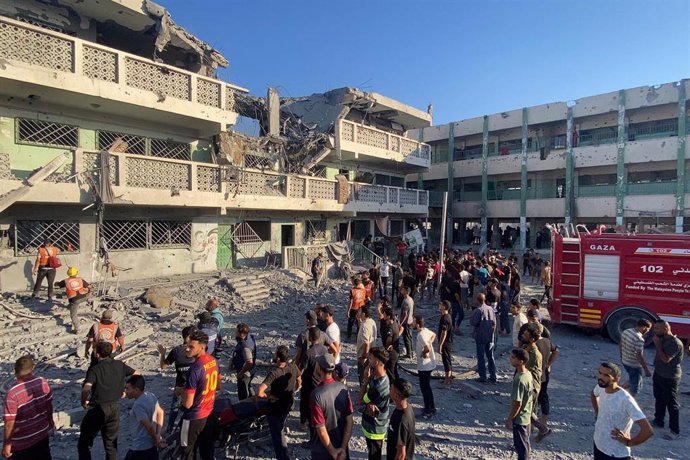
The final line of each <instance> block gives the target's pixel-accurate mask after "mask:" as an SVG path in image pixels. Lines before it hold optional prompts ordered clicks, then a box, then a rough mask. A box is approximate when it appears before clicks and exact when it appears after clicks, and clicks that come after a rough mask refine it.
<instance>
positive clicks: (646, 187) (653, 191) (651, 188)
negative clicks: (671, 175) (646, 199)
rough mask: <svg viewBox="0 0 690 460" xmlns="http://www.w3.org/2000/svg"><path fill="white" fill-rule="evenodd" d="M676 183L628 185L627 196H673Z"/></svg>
mask: <svg viewBox="0 0 690 460" xmlns="http://www.w3.org/2000/svg"><path fill="white" fill-rule="evenodd" d="M676 184H677V183H676V181H667V182H648V183H637V184H631V183H628V186H627V192H626V193H627V194H628V195H673V194H675V193H676V187H677V185H676Z"/></svg>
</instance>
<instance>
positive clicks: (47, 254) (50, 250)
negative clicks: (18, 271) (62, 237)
mask: <svg viewBox="0 0 690 460" xmlns="http://www.w3.org/2000/svg"><path fill="white" fill-rule="evenodd" d="M59 252H60V251H59V250H58V248H56V247H55V246H53V242H52V241H51V240H49V239H46V240H45V241H44V242H43V246H41V247H40V248H38V256H37V257H36V262H34V270H33V273H34V275H36V283H35V284H34V292H33V294H32V295H31V297H37V296H38V291H40V290H41V284H43V279H44V278H48V299H50V300H53V297H54V295H53V294H54V293H53V283H55V268H54V267H51V266H50V264H49V260H50V258H51V257H57V255H58V253H59Z"/></svg>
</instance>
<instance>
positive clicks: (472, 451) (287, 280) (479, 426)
mask: <svg viewBox="0 0 690 460" xmlns="http://www.w3.org/2000/svg"><path fill="white" fill-rule="evenodd" d="M159 281H160V280H159ZM267 283H268V284H269V285H270V286H271V287H272V288H273V290H272V292H271V294H272V296H271V298H270V299H269V301H268V302H266V303H265V304H264V305H263V306H258V307H257V306H250V305H247V304H246V303H244V302H243V301H242V300H241V299H240V298H239V297H238V296H236V295H235V294H233V293H230V292H228V291H227V289H226V288H225V287H224V286H223V285H222V284H215V280H214V279H212V280H211V281H210V282H207V281H206V280H198V281H193V282H189V283H187V284H183V285H182V288H181V289H180V291H179V293H178V294H177V295H179V296H180V297H182V298H184V299H186V300H190V301H194V302H196V303H198V304H199V309H200V307H201V305H202V302H203V301H204V300H205V299H206V298H207V297H209V296H211V295H216V296H218V297H220V298H221V299H222V300H223V302H224V303H223V310H224V313H225V315H226V327H233V326H234V325H235V324H237V323H238V322H240V321H245V322H247V323H249V324H250V325H251V326H252V329H253V330H252V332H253V333H255V334H256V335H257V337H258V338H259V355H260V356H259V358H260V359H261V360H262V361H263V362H265V363H267V362H268V361H269V360H270V356H271V353H272V351H273V350H274V349H275V346H276V345H278V344H288V345H290V346H292V344H293V343H294V339H295V337H296V335H297V334H298V332H299V331H301V330H302V328H303V312H304V311H305V310H307V309H308V308H311V306H312V305H313V304H314V303H315V302H317V301H323V302H327V303H330V304H332V305H334V306H335V307H336V311H337V318H338V322H339V324H340V325H341V328H343V326H344V325H345V321H344V309H345V303H346V299H347V295H346V291H345V287H346V286H345V285H343V283H342V282H340V281H327V282H326V283H325V284H324V285H323V286H321V288H320V289H319V290H318V291H314V290H313V289H312V288H311V285H309V287H305V285H304V283H303V282H301V281H299V280H297V279H295V278H294V277H292V276H288V275H286V274H283V273H281V272H274V273H273V274H272V275H271V276H270V277H269V278H268V279H267ZM138 284H139V285H142V283H138ZM143 284H145V283H143ZM535 289H537V288H535V287H528V290H531V291H532V292H534V290H535ZM5 305H8V306H10V307H11V308H12V309H14V310H15V313H16V312H17V311H22V312H25V313H29V314H33V315H40V314H42V315H45V316H43V318H44V319H41V320H35V319H34V320H30V319H26V318H22V317H21V316H18V315H16V314H9V313H8V312H7V311H5V312H4V313H3V314H2V315H0V327H2V328H3V329H4V330H5V331H6V334H5V335H4V337H2V339H1V340H0V366H1V368H0V369H1V372H0V379H1V380H2V381H3V382H7V379H8V378H9V376H10V370H11V364H12V363H13V362H14V360H15V359H16V358H17V356H19V355H20V354H21V353H23V352H25V351H31V352H34V353H36V354H38V355H40V356H46V357H50V356H55V355H58V354H60V353H61V352H63V351H64V350H70V349H76V350H78V352H79V354H80V355H81V354H83V350H82V346H81V345H79V347H78V348H75V347H76V346H77V345H78V344H81V343H82V338H81V337H79V338H76V337H74V336H72V337H70V335H69V334H67V333H66V332H64V331H65V328H64V326H63V320H62V317H58V318H57V319H54V318H53V316H52V315H51V314H50V313H51V312H48V311H46V310H47V309H48V308H49V305H45V304H43V303H37V302H31V301H29V300H27V299H23V298H21V297H17V298H13V297H12V296H11V295H7V294H6V300H5ZM112 306H113V307H114V308H117V309H118V315H119V317H120V318H121V319H120V321H121V323H122V327H123V330H124V332H125V334H132V333H134V332H135V331H136V330H138V329H141V328H142V327H144V326H147V325H148V326H151V327H153V328H154V330H155V332H154V334H152V335H151V337H149V340H148V341H147V342H145V343H144V344H143V345H142V346H141V348H140V349H138V350H136V351H133V352H131V355H134V354H138V352H140V351H142V352H146V351H149V353H148V354H142V355H138V356H137V357H135V358H134V359H132V360H131V361H130V362H129V364H130V365H132V366H133V367H135V368H137V369H139V370H141V371H142V372H143V374H144V375H145V376H146V378H147V385H148V386H147V390H149V391H152V392H154V393H155V394H156V395H158V397H159V400H160V401H161V403H162V404H163V406H164V407H165V408H166V410H167V408H168V405H169V402H170V401H169V400H170V397H169V392H170V388H171V385H172V384H173V381H174V371H172V370H166V371H160V370H159V369H158V354H157V353H156V352H155V344H157V343H162V344H164V345H165V346H166V347H168V348H170V347H171V346H173V345H176V344H177V343H178V342H179V340H180V339H179V331H180V329H181V328H182V327H183V326H185V325H187V324H191V323H192V315H193V310H192V309H187V310H183V311H182V314H181V315H180V316H179V317H177V318H175V319H173V320H170V321H168V322H156V321H154V320H152V319H151V317H150V316H147V315H146V313H145V312H144V311H142V309H141V308H140V307H141V306H142V304H141V303H140V302H138V301H135V300H127V301H121V302H117V303H114V304H113V305H112ZM102 308H103V307H102V306H101V307H94V308H93V313H95V314H97V313H98V312H99V311H100V310H101V309H102ZM53 312H58V313H62V314H64V313H66V312H65V310H64V309H60V308H59V307H54V309H53ZM417 312H419V313H423V314H424V315H425V316H426V317H427V318H429V322H430V326H431V327H432V328H435V326H436V321H437V314H436V304H435V303H428V302H424V303H423V304H422V305H421V306H420V305H418V309H417ZM87 313H88V312H87ZM90 322H91V319H88V320H87V319H84V320H82V325H83V326H82V328H83V329H84V331H85V330H86V327H88V324H90ZM551 330H552V333H553V336H554V340H555V342H556V344H557V345H558V346H559V347H560V349H561V356H560V358H559V360H558V361H557V362H556V363H555V365H554V367H553V374H552V377H551V383H550V384H549V389H550V395H551V400H552V421H551V426H552V428H553V429H554V434H553V435H552V436H550V437H549V438H547V439H546V440H544V441H543V442H542V443H541V444H539V445H536V444H535V445H533V447H534V454H533V458H536V459H585V458H591V454H590V452H591V446H592V433H593V429H594V417H593V412H592V409H591V407H590V402H589V394H590V392H591V390H592V388H593V386H594V385H595V384H596V380H595V373H596V369H597V367H598V364H599V362H601V361H604V360H613V361H617V360H618V352H617V346H616V345H614V344H613V343H611V342H610V341H608V340H606V339H603V338H602V337H600V336H599V335H590V334H586V333H585V332H583V331H581V330H578V329H574V328H565V327H554V328H552V329H551ZM463 332H464V336H462V337H457V338H456V341H455V343H454V351H455V362H454V365H455V372H456V373H459V374H460V373H463V372H465V371H468V370H470V369H471V368H472V366H474V364H475V357H474V343H473V342H472V340H471V339H470V338H469V332H470V331H469V325H468V324H467V322H465V324H463ZM22 344H24V345H22ZM226 350H227V348H226ZM509 350H510V338H509V337H501V338H500V339H499V343H498V347H497V351H498V353H497V356H496V360H497V366H498V369H499V384H498V385H496V386H493V385H486V384H478V383H477V384H475V385H476V386H477V388H479V389H480V391H481V395H480V396H479V397H477V398H474V399H473V398H470V397H469V396H468V395H467V393H465V392H462V391H460V390H459V385H458V384H457V383H456V384H455V386H454V388H453V389H452V390H441V389H436V388H435V389H434V395H435V399H436V406H437V408H438V409H439V412H438V414H437V415H436V416H435V418H433V419H431V420H423V419H419V420H418V421H417V434H418V437H419V440H420V444H419V445H418V447H417V450H416V452H417V458H420V459H425V458H434V459H441V458H458V459H487V460H488V459H509V458H515V457H514V454H513V452H512V450H511V446H512V440H511V435H510V433H509V432H508V430H506V429H505V428H503V423H504V420H505V417H506V415H507V412H508V406H509V392H510V379H511V376H512V369H511V368H510V365H509V362H508V352H509ZM344 356H345V359H347V360H349V362H354V360H353V356H354V344H353V343H345V344H344ZM647 359H648V360H649V361H651V360H652V359H653V353H652V350H648V351H647ZM227 363H228V354H227V353H226V354H225V355H224V356H223V358H222V359H221V368H222V369H224V368H226V366H227ZM87 364H88V361H87V359H86V358H83V357H77V356H71V357H69V358H63V359H60V360H57V361H55V362H54V363H51V364H50V365H48V366H44V367H43V368H42V369H41V371H40V374H41V375H44V376H45V377H47V378H48V379H49V380H50V383H51V386H52V388H53V390H54V393H55V408H56V410H67V409H70V408H74V407H77V406H78V405H79V404H78V400H79V399H78V398H79V390H80V386H79V379H81V378H83V376H84V372H85V370H86V366H87ZM402 364H403V365H405V366H407V367H410V368H414V363H413V362H411V361H404V362H403V363H402ZM683 367H684V369H685V370H687V369H688V366H687V363H684V365H683ZM440 368H441V367H440V363H439V369H440ZM264 369H265V367H264ZM354 372H356V370H355V371H354ZM264 374H265V370H262V372H260V374H259V375H257V378H256V379H255V380H254V383H255V385H256V384H258V383H259V382H261V379H262V377H263V375H264ZM402 374H403V375H405V373H404V372H403V373H402ZM407 377H409V379H410V380H411V381H412V382H413V384H414V385H415V387H417V380H416V377H414V376H407ZM474 377H476V374H475V375H473V376H469V377H467V378H469V379H472V378H474ZM350 381H351V382H352V381H356V375H352V376H351V378H350ZM688 382H689V381H688V379H687V377H685V376H684V379H683V381H682V382H681V391H688V390H690V383H688ZM223 383H224V388H223V391H224V392H227V393H228V394H229V395H232V396H234V390H235V385H234V381H232V380H231V379H228V378H225V379H224V382H223ZM433 385H434V386H435V385H436V383H433ZM351 388H352V389H353V390H354V386H352V385H351ZM689 398H690V396H687V395H682V396H681V404H683V403H685V402H687V401H688V400H689ZM639 401H640V404H641V407H642V409H643V411H644V412H645V414H647V415H648V416H651V414H652V412H653V404H654V400H653V397H652V389H651V379H646V381H645V388H644V389H643V390H642V392H641V394H640V396H639ZM412 403H413V406H414V407H415V408H419V407H420V405H421V394H419V392H417V394H416V395H415V396H413V398H412ZM130 406H131V402H130V401H126V400H124V401H123V402H122V405H121V409H122V410H121V414H122V417H123V418H122V423H121V430H120V458H124V455H125V453H126V450H127V446H128V445H129V437H130V434H131V428H132V425H131V424H130V423H129V422H128V420H127V417H126V415H127V413H128V409H129V407H130ZM295 407H297V405H295ZM297 415H298V413H297V411H294V412H293V414H292V416H291V417H290V419H289V421H288V426H289V429H290V433H289V444H290V451H291V457H292V458H295V459H297V458H308V455H309V452H308V450H305V449H302V448H301V447H299V444H300V443H302V442H304V441H306V439H307V437H306V434H305V433H302V432H299V431H298V426H297V425H298V423H297V419H296V418H295V417H297ZM360 419H361V417H360V416H358V415H356V416H355V423H356V425H359V423H360ZM688 419H690V411H689V410H688V409H687V408H686V407H683V408H681V427H682V428H681V431H684V427H687V426H688V425H687V420H688ZM663 433H664V431H663V430H657V432H656V435H655V436H654V437H653V438H652V439H651V440H649V441H648V442H647V443H645V444H644V445H642V446H639V447H636V448H635V449H634V451H633V453H634V454H635V455H636V457H637V458H638V459H660V458H668V459H683V458H690V435H689V434H688V433H683V434H684V436H683V437H682V438H681V439H679V440H677V441H666V440H663V439H662V438H661V436H662V434H663ZM77 437H78V426H76V427H71V428H63V429H61V430H59V431H58V432H57V433H56V435H55V437H54V438H53V441H52V446H53V458H55V459H57V460H62V459H65V460H68V459H73V458H76V441H77ZM93 453H94V458H102V447H101V445H100V439H99V438H97V439H96V445H95V447H94V449H93ZM240 455H241V456H242V457H243V458H272V449H271V447H270V441H268V442H265V443H262V444H261V445H253V446H250V447H249V448H245V449H243V450H241V451H240ZM351 456H352V458H353V459H357V458H366V446H365V443H364V438H363V437H362V435H361V431H360V430H359V427H358V426H356V427H355V430H354V436H353V440H352V442H351ZM217 458H224V456H223V453H222V452H221V451H220V450H219V451H218V455H217Z"/></svg>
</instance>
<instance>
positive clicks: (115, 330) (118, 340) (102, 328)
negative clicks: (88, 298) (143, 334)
mask: <svg viewBox="0 0 690 460" xmlns="http://www.w3.org/2000/svg"><path fill="white" fill-rule="evenodd" d="M99 342H108V343H109V344H110V346H111V353H113V354H114V353H115V352H116V351H117V350H118V348H119V350H120V353H122V352H123V351H125V336H124V335H123V334H122V331H121V330H120V326H118V324H117V323H115V322H114V321H113V311H112V310H105V311H103V313H102V314H101V319H100V321H98V322H97V323H95V324H94V325H93V326H92V327H91V329H89V333H88V334H87V335H86V345H85V348H84V357H88V356H89V350H91V348H92V347H94V344H98V343H99ZM95 352H96V349H95V347H94V349H93V353H92V354H91V365H92V366H93V365H94V364H96V363H97V362H98V361H97V358H96V353H95Z"/></svg>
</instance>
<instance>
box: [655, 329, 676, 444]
mask: <svg viewBox="0 0 690 460" xmlns="http://www.w3.org/2000/svg"><path fill="white" fill-rule="evenodd" d="M654 347H655V348H656V355H655V356H654V375H653V376H652V382H653V385H654V420H653V421H652V425H654V426H658V427H659V428H663V427H664V417H665V416H666V410H668V419H669V420H668V427H669V428H670V430H671V431H669V432H668V433H666V434H665V435H664V439H668V440H675V439H678V437H679V436H680V425H679V420H678V413H679V410H678V409H679V405H678V385H679V384H680V377H681V375H682V372H681V369H680V362H681V361H682V360H683V343H682V342H681V341H680V339H679V338H678V337H676V336H675V335H673V334H671V325H670V324H669V323H668V322H666V321H657V322H656V323H654Z"/></svg>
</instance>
